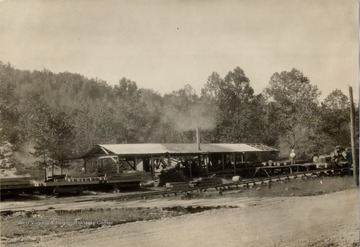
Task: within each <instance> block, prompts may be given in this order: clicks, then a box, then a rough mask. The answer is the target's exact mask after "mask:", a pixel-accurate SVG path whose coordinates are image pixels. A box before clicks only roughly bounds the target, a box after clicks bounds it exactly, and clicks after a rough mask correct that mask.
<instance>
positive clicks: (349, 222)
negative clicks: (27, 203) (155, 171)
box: [3, 189, 359, 247]
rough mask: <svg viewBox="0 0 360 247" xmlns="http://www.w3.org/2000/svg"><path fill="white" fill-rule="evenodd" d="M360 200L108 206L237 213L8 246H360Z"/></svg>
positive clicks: (347, 194) (340, 195)
mask: <svg viewBox="0 0 360 247" xmlns="http://www.w3.org/2000/svg"><path fill="white" fill-rule="evenodd" d="M358 199H359V192H358V190H357V189H351V190H346V191H341V192H336V193H330V194H325V195H318V196H304V197H274V198H267V197H264V198H248V197H241V196H240V195H236V194H232V195H231V196H230V195H229V196H225V197H216V198H199V199H191V200H173V199H152V200H137V201H129V202H104V203H105V204H106V205H108V206H111V207H114V206H115V205H116V206H117V207H124V206H127V207H134V206H137V207H165V206H174V205H182V206H189V205H192V206H196V205H213V206H214V205H229V206H230V205H232V206H237V208H221V209H217V210H210V211H204V212H202V213H197V214H186V215H182V216H178V217H173V218H164V219H160V220H151V221H141V222H134V223H128V224H123V225H116V226H103V227H101V228H98V229H85V230H81V231H78V232H67V233H61V234H57V235H48V236H42V237H40V238H34V239H33V241H26V242H16V243H7V244H6V245H8V246H146V247H151V246H156V247H159V246H262V247H266V246H284V247H285V246H358V245H359V212H358V211H359V206H358V205H359V201H358ZM111 203H112V204H111ZM59 206H60V205H59ZM78 206H80V205H78ZM99 206H104V205H99ZM60 208H61V207H60ZM3 244H4V243H3Z"/></svg>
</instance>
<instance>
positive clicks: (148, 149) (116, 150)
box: [99, 143, 277, 155]
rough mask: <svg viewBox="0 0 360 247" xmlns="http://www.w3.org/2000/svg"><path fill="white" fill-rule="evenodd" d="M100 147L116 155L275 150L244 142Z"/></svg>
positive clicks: (108, 145)
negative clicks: (198, 145) (198, 147)
mask: <svg viewBox="0 0 360 247" xmlns="http://www.w3.org/2000/svg"><path fill="white" fill-rule="evenodd" d="M99 146H100V147H103V148H104V149H106V150H108V151H110V152H111V153H113V154H117V155H134V154H137V155H141V154H144V155H145V154H167V153H169V154H192V153H241V152H269V151H277V150H276V149H274V148H271V147H268V146H265V145H261V144H260V145H259V144H257V145H249V144H244V143H238V144H232V143H211V144H201V145H200V151H199V150H198V149H197V144H196V143H162V144H159V143H140V144H100V145H99Z"/></svg>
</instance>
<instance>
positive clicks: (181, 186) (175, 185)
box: [165, 182, 190, 190]
mask: <svg viewBox="0 0 360 247" xmlns="http://www.w3.org/2000/svg"><path fill="white" fill-rule="evenodd" d="M165 188H166V189H169V190H187V189H189V188H190V187H189V183H188V182H171V183H166V184H165Z"/></svg>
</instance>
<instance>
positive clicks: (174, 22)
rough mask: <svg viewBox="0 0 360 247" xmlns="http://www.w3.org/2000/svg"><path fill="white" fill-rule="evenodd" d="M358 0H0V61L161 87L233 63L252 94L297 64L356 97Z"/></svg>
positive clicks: (325, 90)
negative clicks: (352, 92)
mask: <svg viewBox="0 0 360 247" xmlns="http://www.w3.org/2000/svg"><path fill="white" fill-rule="evenodd" d="M358 57H359V52H358V1H357V0H271V1H269V0H236V1H235V0H216V1H215V0H206V1H205V0H191V1H190V0H157V1H155V0H122V1H120V0H119V1H112V0H86V1H85V0H68V1H66V0H61V1H56V0H55V1H45V0H43V1H39V0H22V1H20V0H11V1H10V0H0V61H2V62H5V63H7V62H9V63H11V64H12V65H13V66H14V67H16V68H18V69H26V70H34V69H36V70H42V69H48V70H50V71H53V72H63V71H69V72H74V73H79V74H82V75H84V76H86V77H97V78H100V79H103V80H105V81H107V82H108V83H109V84H110V85H115V84H117V83H118V81H119V80H120V79H121V78H122V77H126V78H128V79H131V80H133V81H136V83H137V85H138V86H139V87H142V88H152V89H153V90H154V91H157V92H159V93H161V94H165V93H171V92H172V91H173V90H179V89H180V88H183V87H184V86H185V85H186V84H190V85H191V86H192V87H193V88H194V89H195V90H196V92H197V93H200V90H201V88H202V87H203V86H204V84H205V83H206V81H207V78H208V77H209V76H210V75H211V74H212V72H214V71H215V72H217V73H219V74H220V75H221V76H222V77H225V76H226V74H227V73H228V72H229V71H231V70H233V69H234V68H235V67H237V66H239V67H240V68H242V69H243V70H244V72H245V74H246V76H247V77H248V78H249V79H250V84H251V86H252V87H253V88H254V90H255V93H261V92H262V90H263V89H264V88H265V87H266V86H268V84H269V80H270V77H271V76H272V75H273V74H274V73H275V72H282V71H290V70H291V69H292V68H297V69H299V70H301V71H302V72H303V73H304V75H305V76H307V77H308V78H309V79H310V81H311V83H312V84H314V85H317V86H318V88H319V89H320V91H321V92H322V97H325V96H326V95H328V94H329V93H330V92H331V91H333V90H334V89H341V90H342V91H343V92H344V93H345V94H346V95H348V92H349V90H348V86H352V87H353V88H354V92H355V95H354V96H355V98H358V96H357V94H358Z"/></svg>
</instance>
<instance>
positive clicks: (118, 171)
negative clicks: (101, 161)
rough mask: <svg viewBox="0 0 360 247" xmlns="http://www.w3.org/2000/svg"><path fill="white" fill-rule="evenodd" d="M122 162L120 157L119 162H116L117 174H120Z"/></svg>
mask: <svg viewBox="0 0 360 247" xmlns="http://www.w3.org/2000/svg"><path fill="white" fill-rule="evenodd" d="M119 163H120V161H119V157H118V160H117V161H116V173H117V174H119V173H120V164H119Z"/></svg>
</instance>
